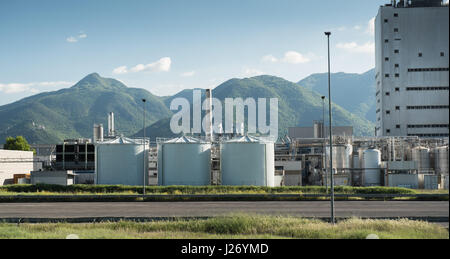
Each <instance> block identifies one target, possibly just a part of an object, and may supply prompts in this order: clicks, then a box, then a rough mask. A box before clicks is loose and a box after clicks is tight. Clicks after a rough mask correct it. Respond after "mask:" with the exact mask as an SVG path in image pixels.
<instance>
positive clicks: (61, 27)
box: [0, 0, 389, 105]
mask: <svg viewBox="0 0 450 259" xmlns="http://www.w3.org/2000/svg"><path fill="white" fill-rule="evenodd" d="M387 2H389V1H388V0H365V1H361V0H358V1H357V0H345V1H336V0H322V1H304V0H226V1H225V0H220V1H219V0H189V1H188V0H151V1H150V0H127V1H125V0H123V1H119V0H107V1H105V0H95V1H92V0H77V1H75V0H73V1H69V0H67V1H60V0H58V1H57V0H54V1H49V0H39V1H33V0H29V1H22V0H0V35H1V40H0V105H3V104H7V103H10V102H13V101H16V100H18V99H20V98H23V97H26V96H29V95H33V94H36V93H39V92H44V91H53V90H57V89H60V88H66V87H70V86H71V85H73V84H74V83H76V82H77V81H78V80H80V79H81V78H83V77H84V76H86V75H87V74H89V73H92V72H98V73H99V74H100V75H102V76H104V77H113V78H116V79H119V80H121V81H122V82H124V83H125V84H126V85H127V86H129V87H139V88H145V89H147V90H149V91H150V92H152V93H154V94H156V95H160V96H163V95H171V94H174V93H176V92H178V91H180V90H182V89H185V88H207V87H210V88H212V87H215V86H217V85H219V84H220V83H222V82H224V81H226V80H228V79H230V78H244V77H251V76H255V75H259V74H270V75H275V76H280V77H283V78H285V79H287V80H290V81H294V82H297V81H299V80H301V79H303V78H304V77H306V76H308V75H310V74H313V73H321V72H326V70H327V63H326V37H325V36H324V34H323V32H324V31H332V33H333V34H332V38H331V47H332V71H333V72H348V73H350V72H351V73H363V72H365V71H367V70H369V69H371V68H373V67H374V63H375V62H374V37H373V23H372V21H371V20H372V19H373V18H374V17H375V16H376V14H377V11H378V7H379V6H380V5H383V4H385V3H387Z"/></svg>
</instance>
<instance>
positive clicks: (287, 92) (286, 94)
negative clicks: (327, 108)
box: [136, 76, 374, 138]
mask: <svg viewBox="0 0 450 259" xmlns="http://www.w3.org/2000/svg"><path fill="white" fill-rule="evenodd" d="M192 91H193V90H184V91H182V92H180V93H179V94H177V96H180V97H186V98H190V99H192ZM213 97H215V98H218V99H219V100H221V101H222V102H223V101H224V99H225V98H237V97H240V98H243V99H245V98H248V97H252V98H254V99H257V98H278V107H279V114H278V120H279V136H284V135H286V134H287V130H288V128H289V127H292V126H311V125H312V123H313V121H314V120H321V119H322V114H323V113H322V99H321V95H320V94H319V93H317V92H315V91H313V90H311V89H309V88H307V87H302V86H300V85H298V84H295V83H292V82H289V81H287V80H284V79H282V78H279V77H274V76H257V77H253V78H245V79H231V80H228V81H227V82H225V83H223V84H221V85H219V86H218V87H217V88H215V89H214V90H213ZM165 102H166V105H170V100H169V99H166V100H165ZM333 122H334V125H337V126H347V125H351V126H353V127H354V132H355V135H359V136H367V135H372V134H373V128H374V124H373V123H372V122H370V121H368V120H367V119H365V118H362V117H361V116H358V115H355V114H352V113H350V112H349V111H347V110H345V109H344V108H342V107H341V106H339V105H336V104H334V105H333ZM169 123H170V119H165V120H164V121H160V122H158V123H157V124H154V125H151V126H150V127H148V128H147V129H146V135H147V136H151V137H153V138H154V137H156V136H158V134H160V133H161V132H165V133H167V132H170V126H169ZM169 135H170V134H169ZM136 136H142V131H141V132H139V133H138V134H137V135H136ZM165 137H168V135H167V134H166V136H165Z"/></svg>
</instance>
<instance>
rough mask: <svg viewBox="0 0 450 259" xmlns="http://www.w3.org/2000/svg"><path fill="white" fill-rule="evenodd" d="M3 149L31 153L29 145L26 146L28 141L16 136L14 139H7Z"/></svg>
mask: <svg viewBox="0 0 450 259" xmlns="http://www.w3.org/2000/svg"><path fill="white" fill-rule="evenodd" d="M4 149H6V150H21V151H33V150H32V149H31V147H30V144H28V141H27V140H26V139H25V138H24V137H22V136H17V137H16V138H13V137H7V138H6V144H5V146H4Z"/></svg>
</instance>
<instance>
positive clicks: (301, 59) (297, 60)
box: [283, 51, 311, 64]
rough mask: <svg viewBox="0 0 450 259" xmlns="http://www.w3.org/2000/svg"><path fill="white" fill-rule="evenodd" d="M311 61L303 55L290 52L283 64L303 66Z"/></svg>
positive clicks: (285, 56)
mask: <svg viewBox="0 0 450 259" xmlns="http://www.w3.org/2000/svg"><path fill="white" fill-rule="evenodd" d="M309 61H311V60H310V59H309V58H307V57H305V56H304V55H303V54H301V53H298V52H296V51H288V52H286V53H285V54H284V58H283V62H285V63H289V64H303V63H308V62H309Z"/></svg>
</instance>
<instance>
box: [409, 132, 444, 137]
mask: <svg viewBox="0 0 450 259" xmlns="http://www.w3.org/2000/svg"><path fill="white" fill-rule="evenodd" d="M448 136H449V135H448V133H447V134H445V133H444V134H408V137H448Z"/></svg>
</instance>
